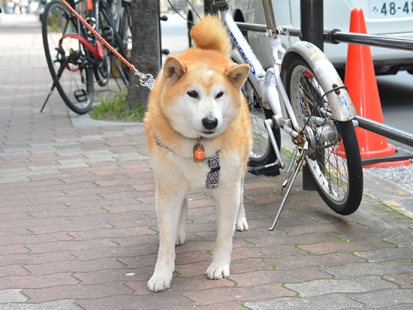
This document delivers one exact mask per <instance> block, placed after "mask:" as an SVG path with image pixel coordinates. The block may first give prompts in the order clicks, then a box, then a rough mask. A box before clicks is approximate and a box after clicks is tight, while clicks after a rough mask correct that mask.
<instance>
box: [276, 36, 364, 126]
mask: <svg viewBox="0 0 413 310" xmlns="http://www.w3.org/2000/svg"><path fill="white" fill-rule="evenodd" d="M295 55H299V56H301V57H302V58H303V59H304V60H305V61H306V62H307V63H308V65H309V66H310V67H311V70H312V71H313V73H314V75H315V76H316V77H317V79H318V81H319V83H320V84H321V86H322V87H323V89H324V90H325V91H326V93H325V94H324V95H325V96H326V97H327V99H328V102H329V105H330V108H331V112H332V114H333V116H334V118H335V119H336V120H338V121H341V122H346V121H349V120H351V119H353V118H354V117H355V116H356V115H357V111H356V109H355V107H354V104H353V101H352V100H351V98H350V96H349V94H348V91H347V88H346V87H345V86H344V84H343V81H342V80H341V78H340V76H339V75H338V73H337V71H336V69H335V68H334V66H333V64H332V63H331V62H330V60H329V59H328V58H327V56H326V55H325V54H324V53H323V51H321V50H320V49H319V48H318V47H317V46H315V45H314V44H312V43H310V42H305V41H298V42H294V43H293V44H291V45H290V47H289V48H288V49H287V50H286V52H285V56H284V58H283V62H282V68H281V72H282V73H281V74H282V77H283V80H284V81H285V79H284V78H285V75H286V73H287V68H288V66H289V64H290V62H291V61H292V59H293V58H294V56H295Z"/></svg>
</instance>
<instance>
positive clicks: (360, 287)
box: [285, 276, 397, 297]
mask: <svg viewBox="0 0 413 310" xmlns="http://www.w3.org/2000/svg"><path fill="white" fill-rule="evenodd" d="M285 287H286V288H289V289H291V290H293V291H296V292H298V294H299V295H300V296H301V297H314V296H320V295H324V294H330V293H360V292H370V291H377V290H380V289H395V288H397V286H396V285H394V284H391V283H388V282H386V281H383V280H382V279H381V278H380V277H379V276H366V277H359V278H353V279H344V280H336V279H328V280H313V281H309V282H305V283H299V284H292V283H291V284H290V283H288V284H286V285H285Z"/></svg>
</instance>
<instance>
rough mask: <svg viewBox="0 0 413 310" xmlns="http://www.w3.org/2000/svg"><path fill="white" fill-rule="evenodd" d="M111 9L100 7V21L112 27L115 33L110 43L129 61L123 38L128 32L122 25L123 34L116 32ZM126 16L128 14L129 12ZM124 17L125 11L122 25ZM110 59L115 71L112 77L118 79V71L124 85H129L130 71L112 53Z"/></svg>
mask: <svg viewBox="0 0 413 310" xmlns="http://www.w3.org/2000/svg"><path fill="white" fill-rule="evenodd" d="M109 9H110V8H109V7H107V6H106V7H103V6H102V7H100V12H99V14H100V20H101V22H102V21H103V23H104V24H105V25H107V26H108V27H110V28H111V29H112V31H113V33H112V34H113V38H112V40H111V42H110V43H111V44H112V47H114V48H115V49H116V50H117V51H118V52H119V54H121V55H122V56H123V57H124V58H125V59H128V57H127V48H126V46H125V45H124V38H123V36H124V35H125V34H126V32H125V31H123V28H124V27H125V26H124V25H121V27H120V31H121V32H122V33H119V32H117V31H116V27H115V25H114V23H113V19H112V14H111V12H110V11H109ZM126 14H128V12H127V13H126ZM124 16H125V10H123V13H122V16H121V17H120V21H121V24H122V22H124V21H125V18H124ZM126 21H127V22H129V21H130V18H129V16H127V17H126ZM125 39H126V38H125ZM110 57H111V59H112V62H111V64H112V65H113V66H114V68H113V67H112V69H114V70H112V72H113V73H112V75H113V76H115V77H117V76H116V75H117V74H116V71H117V73H118V74H119V75H120V77H121V79H122V81H123V82H124V84H125V85H128V84H129V78H130V77H129V75H130V69H129V68H128V67H127V66H126V65H125V64H124V63H123V62H121V61H120V60H119V59H117V57H116V56H115V55H114V54H113V53H112V52H111V53H110Z"/></svg>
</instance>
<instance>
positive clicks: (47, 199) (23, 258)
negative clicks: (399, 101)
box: [0, 16, 413, 310]
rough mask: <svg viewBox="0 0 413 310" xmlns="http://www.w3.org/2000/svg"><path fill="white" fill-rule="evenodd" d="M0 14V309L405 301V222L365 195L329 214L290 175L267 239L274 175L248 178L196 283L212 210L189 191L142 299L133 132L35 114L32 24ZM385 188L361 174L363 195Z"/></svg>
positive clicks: (373, 305) (39, 83)
mask: <svg viewBox="0 0 413 310" xmlns="http://www.w3.org/2000/svg"><path fill="white" fill-rule="evenodd" d="M2 17H3V18H2V20H3V22H2V23H0V112H1V113H0V130H1V131H0V132H1V135H0V310H3V309H13V310H14V309H18V310H19V309H33V310H43V309H65V310H66V309H67V310H72V309H88V310H92V309H111V310H112V309H192V308H195V307H196V308H200V309H214V310H216V309H246V308H248V309H357V308H365V309H411V308H412V307H413V263H412V258H413V237H412V229H413V223H412V221H411V220H410V219H408V218H406V217H405V216H404V215H402V214H400V213H397V212H395V211H394V210H393V209H391V208H390V207H388V206H386V205H385V204H384V203H381V202H379V201H378V200H375V199H373V198H371V197H369V196H367V195H366V196H364V198H363V202H362V205H361V207H360V209H359V210H358V211H357V212H356V213H354V214H353V215H351V216H348V217H342V216H339V215H336V214H335V213H334V212H332V211H330V210H329V209H328V207H327V206H326V205H325V204H324V203H323V202H322V200H321V199H320V197H319V196H318V195H317V193H315V192H305V191H302V190H301V184H300V177H299V178H298V179H299V181H298V182H297V184H296V185H295V187H294V188H293V192H292V194H291V196H290V198H289V199H288V204H287V206H286V208H285V210H284V211H283V213H282V215H281V218H280V221H279V223H278V224H277V227H276V229H275V230H274V231H273V232H269V231H268V230H267V228H268V227H269V226H270V225H271V223H272V221H273V218H274V216H275V214H276V211H277V208H278V206H279V203H280V201H281V199H282V192H281V191H280V187H281V183H282V181H283V178H282V177H277V178H266V177H254V176H252V175H248V176H247V180H246V184H245V202H246V211H247V218H248V220H249V226H250V230H249V231H247V232H242V233H240V232H236V233H235V236H234V250H233V256H232V265H231V267H232V268H231V276H230V277H229V278H228V279H224V280H217V281H214V280H208V279H206V277H205V276H204V272H205V270H206V268H207V267H208V266H209V263H210V261H211V250H212V248H213V245H214V239H215V223H214V206H213V201H212V199H211V197H210V196H209V194H208V193H192V194H191V195H190V201H189V206H190V209H189V214H188V216H189V219H188V226H187V227H188V236H187V242H186V244H185V245H183V246H180V247H178V248H177V259H176V272H175V275H174V279H173V282H172V288H171V289H170V290H167V291H165V292H162V293H150V292H149V291H148V290H147V288H146V282H147V280H148V279H149V278H150V276H151V274H152V272H153V268H154V264H155V261H156V254H157V247H158V235H157V224H156V215H155V211H154V190H155V182H154V177H153V174H152V171H151V168H150V165H149V158H148V152H147V149H146V146H145V140H144V136H143V127H142V125H141V124H134V125H128V126H101V123H97V122H94V121H88V118H87V116H80V117H79V116H72V117H68V112H67V110H66V108H65V106H64V104H63V102H62V101H61V99H60V97H59V96H58V94H57V93H56V94H54V95H53V96H52V98H51V100H50V102H49V103H48V105H47V106H46V109H45V111H44V112H43V113H39V109H40V107H41V105H42V104H43V101H44V99H45V97H46V95H47V93H48V90H49V88H50V85H51V79H50V76H49V73H48V70H47V66H46V63H45V60H44V56H43V50H42V47H41V44H42V43H41V34H40V24H39V23H38V22H37V21H36V20H35V19H34V18H31V17H20V18H21V20H19V23H14V22H13V20H11V19H10V18H9V16H2ZM6 19H7V20H6ZM111 125H113V124H111ZM373 181H374V182H373ZM381 184H384V183H380V180H372V179H371V178H369V177H367V179H366V189H367V193H369V194H370V193H371V192H370V190H371V189H372V188H375V191H376V192H377V191H378V190H380V186H382V185H381ZM404 201H406V202H409V201H410V202H411V197H410V200H409V199H406V200H404Z"/></svg>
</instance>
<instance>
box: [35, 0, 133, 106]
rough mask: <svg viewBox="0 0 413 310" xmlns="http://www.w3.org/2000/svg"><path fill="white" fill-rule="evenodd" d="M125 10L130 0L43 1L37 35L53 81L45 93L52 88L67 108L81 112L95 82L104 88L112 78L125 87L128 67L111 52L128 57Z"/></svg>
mask: <svg viewBox="0 0 413 310" xmlns="http://www.w3.org/2000/svg"><path fill="white" fill-rule="evenodd" d="M68 6H70V7H71V8H72V10H71V9H70V8H69V7H68ZM129 10H130V0H129V1H127V0H62V1H60V0H53V1H51V2H49V3H48V4H47V5H46V7H45V10H44V13H43V19H42V35H43V45H44V50H45V55H46V60H47V64H48V67H49V70H50V73H51V75H52V79H53V85H52V88H51V91H50V93H49V96H50V94H51V93H52V92H53V90H54V88H57V90H58V92H59V94H60V96H61V97H62V99H63V100H64V102H65V103H66V105H67V106H68V107H69V108H70V109H71V110H72V111H74V112H75V113H78V114H85V113H87V112H88V111H89V110H90V109H91V107H92V104H93V99H94V92H95V91H94V86H95V81H96V82H97V84H98V85H99V86H105V85H107V83H108V81H109V78H110V77H111V76H115V77H119V78H121V79H122V81H123V83H124V84H125V85H128V79H129V69H128V68H127V67H126V66H125V65H123V63H121V62H120V61H119V60H118V59H117V58H116V57H115V55H114V52H113V51H114V50H116V51H117V52H118V53H119V54H120V55H122V56H123V57H124V58H125V59H128V57H129V54H130V51H131V49H132V36H131V30H130V28H131V18H130V14H129ZM73 11H75V12H77V13H79V15H80V16H82V18H84V19H85V20H86V22H87V23H88V24H89V25H90V26H91V27H92V28H93V29H95V30H96V31H97V32H98V34H99V35H100V36H101V37H102V38H103V39H105V40H106V41H107V42H108V43H109V44H110V45H111V46H112V48H113V50H112V49H108V48H107V47H106V46H105V45H103V44H102V43H101V42H100V41H99V40H98V38H97V37H96V36H95V35H94V34H93V32H92V31H91V30H90V29H89V28H88V27H86V26H85V25H83V24H82V23H81V22H80V20H79V18H78V17H76V15H75V14H74V12H73ZM49 96H48V98H49ZM48 98H47V99H46V102H47V100H48ZM46 102H45V103H44V105H43V107H42V110H43V108H44V106H45V105H46Z"/></svg>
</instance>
